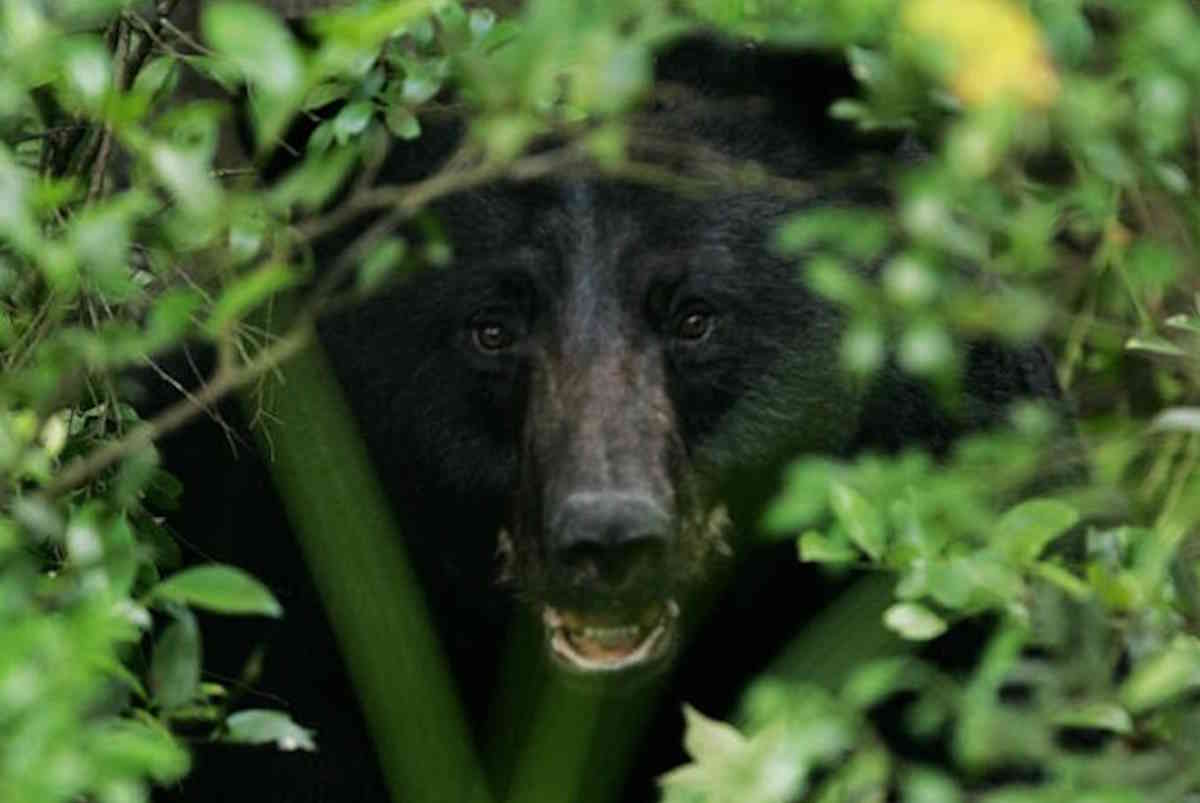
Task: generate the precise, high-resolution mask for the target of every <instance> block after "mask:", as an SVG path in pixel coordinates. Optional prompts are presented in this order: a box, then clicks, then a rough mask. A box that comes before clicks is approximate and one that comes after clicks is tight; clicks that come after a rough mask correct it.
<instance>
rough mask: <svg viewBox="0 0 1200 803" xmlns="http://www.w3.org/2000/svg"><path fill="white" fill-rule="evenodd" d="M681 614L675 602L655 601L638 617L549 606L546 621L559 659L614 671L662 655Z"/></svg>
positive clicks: (585, 667) (583, 667) (586, 668)
mask: <svg viewBox="0 0 1200 803" xmlns="http://www.w3.org/2000/svg"><path fill="white" fill-rule="evenodd" d="M678 614H679V608H678V606H677V605H676V604H675V603H674V602H673V601H672V602H666V603H654V604H652V605H649V606H647V607H646V608H644V609H643V610H642V611H641V612H639V613H638V614H636V615H635V616H629V615H624V616H619V615H615V614H611V613H610V614H597V613H583V612H580V611H571V610H559V609H557V608H553V607H550V606H547V607H546V608H545V609H544V611H543V620H544V621H545V624H546V627H547V631H548V632H547V635H548V636H549V639H550V647H551V649H552V651H553V652H554V654H555V656H556V657H557V658H558V659H559V660H561V661H563V662H565V663H567V664H568V665H569V666H571V667H572V668H575V669H579V670H584V671H613V670H617V669H625V668H628V667H633V666H636V665H638V664H642V663H644V662H646V661H649V660H651V659H653V658H657V657H659V656H660V655H661V654H662V652H663V651H664V649H665V647H666V642H667V641H668V636H669V630H670V628H671V627H672V626H673V624H674V619H675V617H676V616H678Z"/></svg>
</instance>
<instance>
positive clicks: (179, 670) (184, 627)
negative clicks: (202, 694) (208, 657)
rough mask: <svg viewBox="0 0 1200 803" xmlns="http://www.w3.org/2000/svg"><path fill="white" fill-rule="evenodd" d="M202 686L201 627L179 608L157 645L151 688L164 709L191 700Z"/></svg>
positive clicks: (152, 663) (166, 709) (177, 706)
mask: <svg viewBox="0 0 1200 803" xmlns="http://www.w3.org/2000/svg"><path fill="white" fill-rule="evenodd" d="M199 685H200V630H199V628H198V627H197V626H196V617H194V616H193V615H192V614H191V612H189V611H186V610H184V611H180V612H179V613H178V615H177V616H176V618H175V621H174V622H172V623H171V624H169V625H167V628H166V629H165V630H163V632H162V635H161V636H159V637H158V641H157V642H156V643H155V645H154V654H153V655H152V657H151V659H150V691H151V693H152V694H153V696H154V701H155V703H157V704H158V705H159V706H160V707H161V708H162V709H163V710H165V711H171V710H173V709H176V708H179V707H181V706H183V705H186V704H187V703H190V702H191V701H192V700H193V699H194V698H195V696H196V690H197V689H198V688H199Z"/></svg>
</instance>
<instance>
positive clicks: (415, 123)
mask: <svg viewBox="0 0 1200 803" xmlns="http://www.w3.org/2000/svg"><path fill="white" fill-rule="evenodd" d="M384 122H385V123H387V127H388V130H389V131H391V132H392V133H393V134H395V135H396V136H397V137H399V138H400V139H404V140H410V139H416V138H417V137H419V136H421V121H420V120H418V119H417V116H416V115H415V114H413V113H412V112H411V111H409V110H408V109H406V108H404V107H403V106H396V105H393V106H390V107H388V110H387V114H386V115H384Z"/></svg>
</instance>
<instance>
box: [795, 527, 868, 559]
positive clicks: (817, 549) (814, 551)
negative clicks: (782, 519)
mask: <svg viewBox="0 0 1200 803" xmlns="http://www.w3.org/2000/svg"><path fill="white" fill-rule="evenodd" d="M796 548H797V550H798V551H799V553H800V560H802V561H804V562H806V563H834V564H842V563H853V562H854V561H856V560H858V552H857V551H856V550H855V549H854V547H852V546H851V545H850V544H848V543H846V542H845V541H844V540H840V539H834V538H829V537H826V536H825V535H823V534H822V533H819V532H817V531H815V530H809V531H808V532H806V533H804V535H802V536H800V540H799V541H798V542H797V544H796Z"/></svg>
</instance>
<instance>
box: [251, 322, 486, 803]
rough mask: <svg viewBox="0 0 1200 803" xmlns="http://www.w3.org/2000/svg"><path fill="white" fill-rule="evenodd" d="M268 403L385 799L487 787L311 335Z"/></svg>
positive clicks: (424, 615) (433, 802) (458, 797)
mask: <svg viewBox="0 0 1200 803" xmlns="http://www.w3.org/2000/svg"><path fill="white" fill-rule="evenodd" d="M285 380H286V389H285V390H284V392H279V393H276V394H274V398H273V399H271V400H270V401H269V402H268V408H269V412H270V414H271V416H270V417H271V418H272V419H273V420H277V421H278V422H280V424H279V425H274V426H272V427H271V429H270V436H271V447H272V448H271V450H272V452H273V454H274V460H273V461H272V463H271V473H272V475H273V478H274V481H275V483H276V486H277V487H278V489H279V491H280V495H281V496H282V497H283V499H284V502H285V505H286V507H287V510H288V515H289V518H290V519H291V522H292V527H293V530H294V531H295V533H296V537H297V539H298V541H299V543H300V547H301V549H302V550H303V552H304V557H305V560H306V561H307V563H308V566H309V569H310V570H311V572H312V574H313V578H314V580H315V582H316V586H317V589H318V591H319V592H320V594H321V598H322V601H323V603H324V605H325V608H326V611H327V612H328V614H329V618H330V621H331V622H332V624H333V629H334V632H335V633H336V635H337V638H338V641H339V646H340V648H341V651H342V655H343V656H344V657H345V659H346V663H347V666H348V667H349V672H350V675H351V680H352V681H353V683H354V687H355V690H356V691H357V693H358V695H359V698H360V700H361V701H362V705H363V710H364V711H365V713H366V718H367V723H368V727H369V728H370V730H371V735H372V738H373V742H374V744H375V749H376V752H377V755H378V757H379V761H380V764H381V766H382V768H383V771H384V776H385V778H386V779H387V783H388V786H389V789H390V792H391V796H392V800H393V801H394V802H395V803H418V802H419V801H430V803H445V802H446V801H456V803H457V802H458V801H461V802H462V803H488V801H489V800H490V793H489V791H488V788H487V784H486V780H485V777H484V774H483V770H482V768H481V766H480V762H479V760H478V758H477V756H476V754H475V752H474V748H473V745H472V741H471V738H470V735H469V731H468V729H467V726H466V722H465V720H464V717H463V713H462V711H461V709H460V706H459V703H458V700H457V699H456V697H455V694H454V690H453V688H452V684H451V680H450V678H451V676H450V673H449V672H448V670H447V667H446V661H445V658H444V656H443V654H442V650H441V647H440V645H439V643H438V641H437V636H436V633H435V632H434V631H433V628H432V625H431V623H430V619H429V616H428V612H427V608H426V603H425V599H424V597H423V595H422V592H421V589H420V587H419V585H418V581H417V578H416V576H415V574H414V572H413V570H412V568H411V566H410V565H409V562H408V557H407V555H406V553H405V549H404V546H403V540H402V538H401V535H400V533H399V532H397V527H396V525H395V523H394V522H393V521H392V518H391V516H390V513H389V510H388V506H387V502H386V500H385V498H384V496H383V494H382V493H381V491H380V489H379V487H378V485H377V483H376V481H375V477H374V475H373V473H372V470H371V468H370V465H369V463H368V459H367V455H366V452H365V450H364V448H363V444H362V441H361V439H360V438H359V436H358V434H357V433H356V432H355V431H354V425H353V419H352V418H351V416H350V413H349V410H348V409H347V407H346V404H345V401H344V400H343V399H342V397H341V394H340V391H339V389H338V387H337V384H336V381H335V379H334V377H333V373H332V371H331V370H330V368H329V366H328V364H327V361H326V358H325V355H324V353H323V352H322V350H321V349H320V347H319V346H317V345H314V346H313V347H312V348H310V349H308V350H306V351H304V352H303V353H301V354H299V355H298V356H296V357H295V358H293V359H292V360H291V361H290V362H289V363H288V364H287V366H286V369H285Z"/></svg>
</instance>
